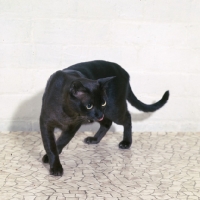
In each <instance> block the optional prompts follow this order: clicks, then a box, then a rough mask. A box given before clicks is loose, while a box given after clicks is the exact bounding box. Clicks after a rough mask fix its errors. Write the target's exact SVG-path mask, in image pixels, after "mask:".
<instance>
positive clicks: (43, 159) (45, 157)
mask: <svg viewBox="0 0 200 200" xmlns="http://www.w3.org/2000/svg"><path fill="white" fill-rule="evenodd" d="M42 162H43V163H49V158H48V156H47V154H45V155H44V156H43V158H42Z"/></svg>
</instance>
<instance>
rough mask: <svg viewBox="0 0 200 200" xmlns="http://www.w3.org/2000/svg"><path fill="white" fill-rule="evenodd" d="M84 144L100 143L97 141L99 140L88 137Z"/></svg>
mask: <svg viewBox="0 0 200 200" xmlns="http://www.w3.org/2000/svg"><path fill="white" fill-rule="evenodd" d="M84 142H85V143H86V144H97V143H99V142H98V141H97V138H94V137H87V138H85V140H84Z"/></svg>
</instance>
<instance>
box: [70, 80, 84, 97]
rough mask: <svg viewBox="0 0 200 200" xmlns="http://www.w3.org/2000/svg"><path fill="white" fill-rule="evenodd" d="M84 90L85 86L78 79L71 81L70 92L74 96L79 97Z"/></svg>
mask: <svg viewBox="0 0 200 200" xmlns="http://www.w3.org/2000/svg"><path fill="white" fill-rule="evenodd" d="M85 92H86V88H85V87H84V86H83V85H82V83H81V82H80V81H73V82H72V83H71V85H70V94H71V95H72V96H74V97H80V96H81V95H82V94H84V93H85Z"/></svg>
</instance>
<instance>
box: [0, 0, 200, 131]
mask: <svg viewBox="0 0 200 200" xmlns="http://www.w3.org/2000/svg"><path fill="white" fill-rule="evenodd" d="M199 11H200V1H198V0H182V1H181V2H180V1H178V0H168V1H166V0H148V1H145V0H98V1H94V0H84V1H78V0H59V1H56V0H54V1H53V0H43V1H39V0H30V1H26V0H15V1H13V0H0V119H1V120H0V130H38V117H39V112H40V106H41V96H42V93H43V90H44V87H45V84H46V81H47V79H48V77H49V76H50V74H52V73H53V72H54V71H56V70H59V69H62V68H65V67H67V66H69V65H71V64H74V63H78V62H82V61H89V60H95V59H102V60H108V61H113V62H117V63H118V64H120V65H121V66H122V67H124V68H125V69H126V70H127V71H128V72H129V73H130V76H131V85H132V88H133V91H134V92H135V94H136V96H137V97H138V98H139V99H140V100H142V101H143V102H146V103H152V102H154V101H156V100H158V99H159V98H161V96H162V94H163V93H164V91H165V90H167V89H169V90H170V92H171V96H170V100H169V102H168V104H167V105H166V106H165V107H164V108H162V109H161V110H159V111H158V112H156V113H154V114H152V115H151V114H143V113H140V112H138V111H136V110H135V109H134V108H130V110H131V113H132V116H133V131H200V89H199V85H200V12H199ZM92 127H93V128H95V126H92ZM84 129H85V130H89V129H91V126H86V127H85V128H84ZM112 130H115V131H119V130H122V127H120V126H113V128H112Z"/></svg>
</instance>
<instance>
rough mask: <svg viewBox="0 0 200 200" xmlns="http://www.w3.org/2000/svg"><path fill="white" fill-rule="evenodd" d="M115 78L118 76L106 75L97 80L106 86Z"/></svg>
mask: <svg viewBox="0 0 200 200" xmlns="http://www.w3.org/2000/svg"><path fill="white" fill-rule="evenodd" d="M114 78H116V76H111V77H106V78H100V79H98V80H97V82H98V83H99V84H100V85H101V86H103V87H106V86H107V84H108V83H109V82H110V81H111V80H113V79H114Z"/></svg>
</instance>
